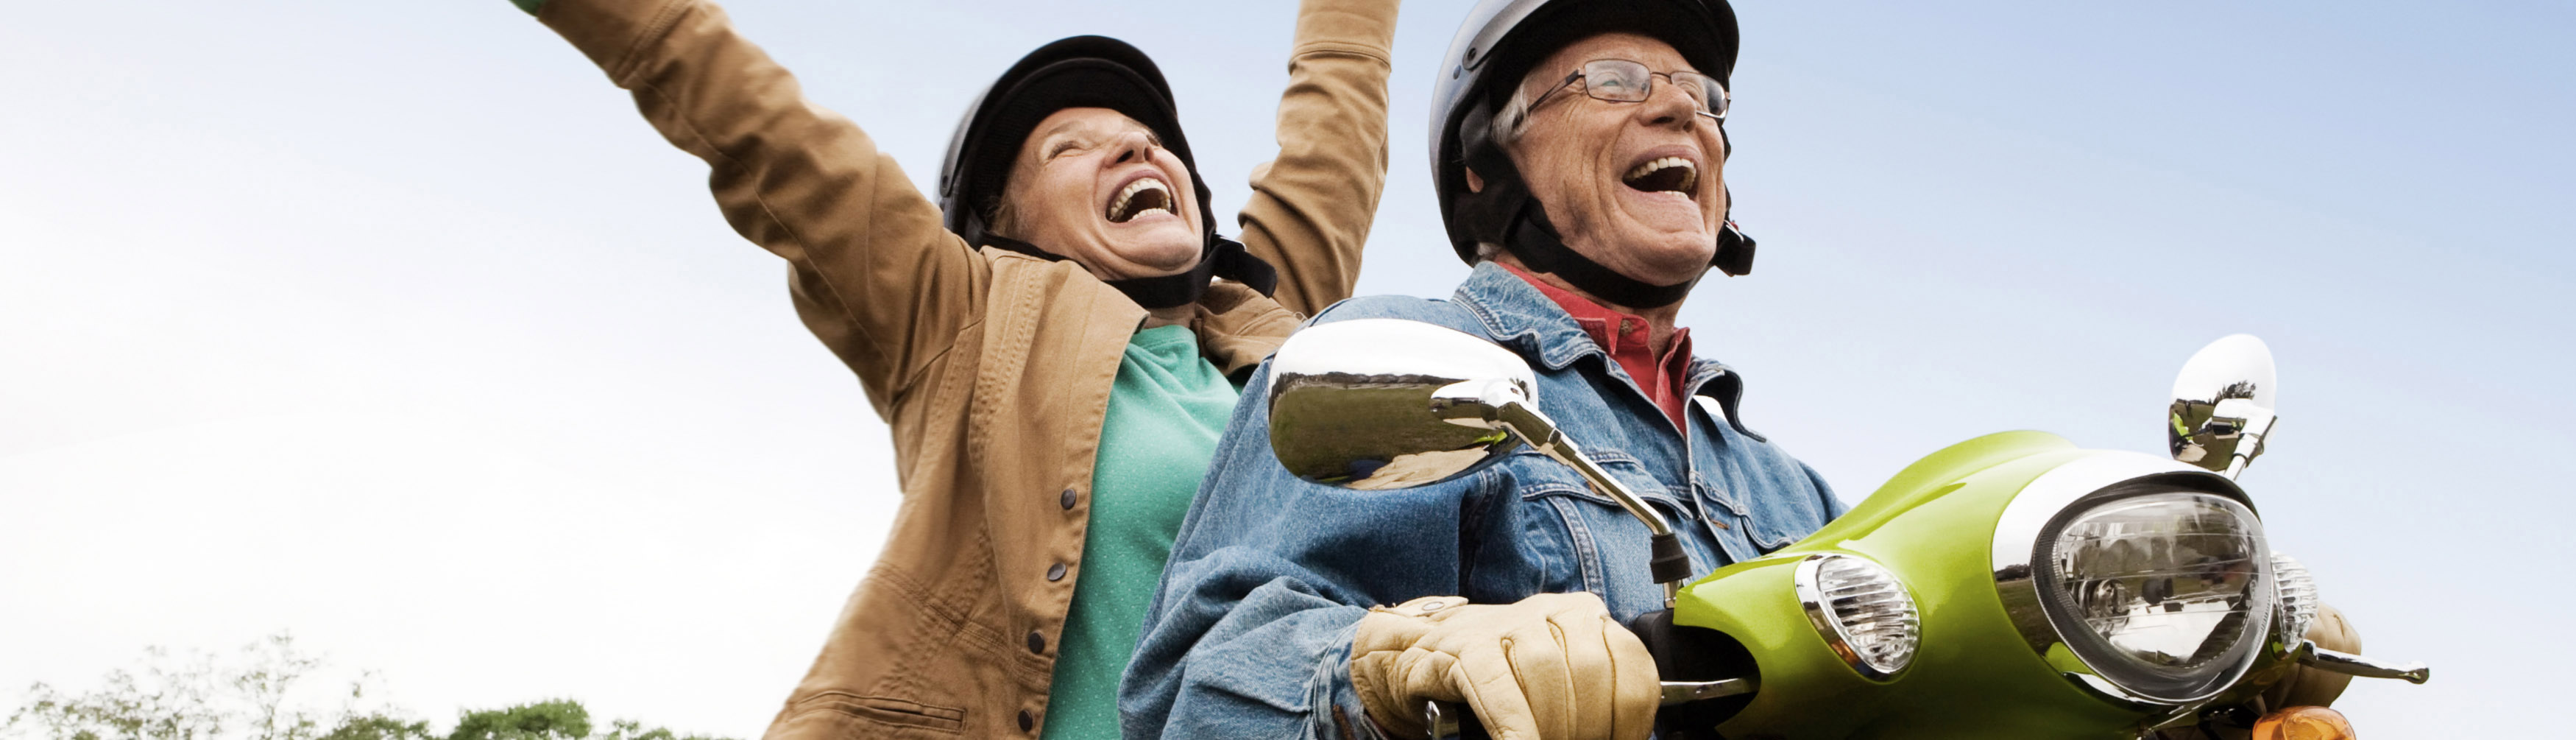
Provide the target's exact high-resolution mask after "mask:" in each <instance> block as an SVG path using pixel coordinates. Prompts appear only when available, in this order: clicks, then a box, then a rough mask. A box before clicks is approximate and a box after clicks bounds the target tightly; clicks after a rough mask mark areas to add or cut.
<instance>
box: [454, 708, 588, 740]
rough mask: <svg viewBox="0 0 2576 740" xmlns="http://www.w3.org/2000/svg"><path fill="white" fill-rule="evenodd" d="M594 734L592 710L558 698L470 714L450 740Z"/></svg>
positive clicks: (567, 739) (573, 738) (539, 739)
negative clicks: (592, 732) (591, 731)
mask: <svg viewBox="0 0 2576 740" xmlns="http://www.w3.org/2000/svg"><path fill="white" fill-rule="evenodd" d="M589 734H590V710H588V709H584V708H582V706H581V702H577V701H573V700H570V699H555V700H552V701H541V702H537V703H534V704H521V705H518V706H515V707H511V708H508V709H487V710H483V711H480V712H466V713H465V717H464V718H462V719H459V720H457V721H456V731H455V732H450V733H448V734H447V740H581V738H583V737H586V736H588V735H589Z"/></svg>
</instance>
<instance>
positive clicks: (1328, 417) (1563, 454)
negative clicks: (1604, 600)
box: [1270, 319, 1690, 605]
mask: <svg viewBox="0 0 2576 740" xmlns="http://www.w3.org/2000/svg"><path fill="white" fill-rule="evenodd" d="M1537 392H1538V376H1537V374H1536V373H1533V372H1531V371H1530V367H1529V363H1526V362H1522V361H1521V358H1520V355H1516V354H1512V352H1511V351H1510V350H1506V349H1503V348H1501V347H1497V346H1494V344H1493V343H1492V342H1487V341H1485V340H1483V339H1479V338H1476V337H1475V336H1473V335H1470V334H1467V333H1466V332H1462V331H1458V330H1456V329H1451V328H1448V327H1445V326H1439V325H1436V324H1426V323H1423V322H1419V321H1406V320H1403V319H1354V320H1351V321H1339V322H1334V323H1330V324H1319V325H1316V326H1309V327H1306V328H1304V329H1301V330H1298V332H1297V333H1296V334H1292V335H1289V337H1288V342H1287V343H1286V344H1282V345H1280V346H1279V353H1278V354H1275V355H1272V356H1271V358H1270V453H1271V454H1272V455H1274V456H1277V457H1278V458H1279V464H1280V465H1281V466H1284V467H1286V468H1288V472H1290V473H1294V474H1296V475H1297V477H1299V478H1304V479H1306V480H1308V481H1313V482H1316V483H1323V484H1327V485H1334V486H1341V487H1343V488H1358V489H1388V488H1412V487H1415V486H1427V485H1430V484H1433V483H1438V482H1441V481H1445V480H1449V479H1452V478H1456V477H1458V476H1461V475H1465V474H1467V473H1469V472H1471V471H1474V470H1475V469H1476V468H1477V467H1479V466H1482V465H1484V464H1485V463H1488V462H1492V461H1493V460H1495V459H1497V458H1500V457H1502V456H1503V454H1504V453H1507V452H1511V451H1512V450H1513V449H1514V448H1517V447H1519V446H1520V445H1521V444H1522V443H1524V442H1526V443H1528V444H1529V446H1530V448H1531V449H1533V450H1537V451H1538V452H1539V453H1540V454H1544V455H1547V456H1548V457H1549V458H1550V459H1554V460H1556V461H1557V462H1561V463H1564V464H1566V465H1567V466H1568V467H1572V468H1574V472H1576V473H1578V474H1580V475H1582V476H1583V479H1584V480H1585V481H1589V482H1590V483H1591V484H1592V487H1593V488H1594V489H1595V490H1599V491H1601V492H1602V493H1603V494H1604V495H1607V496H1609V497H1610V498H1611V499H1612V500H1615V501H1618V502H1619V506H1620V508H1623V509H1626V510H1627V511H1628V515H1629V516H1633V517H1636V518H1637V521H1639V522H1642V523H1644V524H1645V525H1646V531H1647V532H1648V533H1649V534H1651V535H1652V537H1651V541H1650V542H1649V543H1648V544H1649V546H1650V547H1651V548H1652V555H1651V557H1650V559H1649V561H1648V563H1647V567H1649V568H1651V569H1653V571H1654V578H1655V582H1656V583H1661V584H1664V599H1665V601H1666V602H1667V605H1669V603H1670V602H1671V601H1672V599H1673V598H1675V597H1676V596H1677V595H1679V594H1680V593H1681V582H1682V581H1683V580H1686V579H1688V578H1689V577H1690V556H1689V555H1688V554H1686V553H1685V552H1683V550H1682V546H1681V540H1679V539H1676V538H1675V537H1674V535H1673V528H1672V524H1671V523H1669V522H1667V521H1665V520H1664V515H1662V514H1659V513H1656V511H1655V510H1654V509H1653V508H1652V507H1649V506H1647V505H1646V501H1645V499H1641V498H1637V494H1636V493H1635V492H1633V491H1630V490H1628V486H1627V485H1626V484H1623V483H1620V482H1619V481H1618V479H1616V478H1612V477H1610V474H1609V473H1608V472H1606V471H1603V470H1602V469H1601V466H1599V465H1596V464H1593V462H1592V458H1590V457H1589V456H1586V455H1584V454H1583V448H1582V447H1581V446H1578V445H1576V444H1575V443H1574V440H1571V439H1567V438H1566V436H1565V434H1564V433H1563V432H1561V431H1558V430H1557V427H1556V421H1555V420H1553V419H1549V418H1547V414H1545V413H1542V412H1540V411H1539V409H1538V399H1537V396H1536V395H1535V394H1536V393H1537Z"/></svg>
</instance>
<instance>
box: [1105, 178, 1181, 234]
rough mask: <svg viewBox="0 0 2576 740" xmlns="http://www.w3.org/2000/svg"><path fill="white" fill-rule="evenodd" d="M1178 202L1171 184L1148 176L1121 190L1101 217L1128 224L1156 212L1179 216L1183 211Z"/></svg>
mask: <svg viewBox="0 0 2576 740" xmlns="http://www.w3.org/2000/svg"><path fill="white" fill-rule="evenodd" d="M1176 201H1177V199H1175V198H1173V197H1172V186H1171V184H1170V183H1166V182H1163V179H1162V178H1159V177H1154V176H1152V175H1147V176H1144V177H1140V178H1137V179H1136V180H1135V181H1133V182H1129V183H1127V186H1126V187H1123V188H1119V189H1118V195H1117V196H1116V197H1112V198H1110V199H1109V207H1108V209H1106V210H1105V211H1103V212H1102V214H1101V215H1103V216H1107V217H1108V218H1109V222H1110V223H1126V222H1128V221H1132V220H1135V218H1136V217H1137V216H1139V215H1143V214H1145V213H1147V212H1149V211H1156V210H1160V211H1163V212H1165V213H1170V214H1172V215H1174V216H1178V215H1181V211H1180V209H1179V208H1178V207H1176V206H1175V203H1176Z"/></svg>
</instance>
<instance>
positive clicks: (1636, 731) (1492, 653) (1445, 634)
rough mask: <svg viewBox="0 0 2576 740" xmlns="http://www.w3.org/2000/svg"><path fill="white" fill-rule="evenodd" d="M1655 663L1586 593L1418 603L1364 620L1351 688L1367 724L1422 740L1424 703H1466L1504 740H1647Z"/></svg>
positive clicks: (1354, 644)
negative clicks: (1507, 601) (1365, 712)
mask: <svg viewBox="0 0 2576 740" xmlns="http://www.w3.org/2000/svg"><path fill="white" fill-rule="evenodd" d="M1657 680H1658V678H1657V676H1656V673H1655V659H1654V656H1653V655H1650V654H1648V653H1647V652H1646V645H1645V643H1642V642H1639V641H1638V640H1637V636H1636V635H1634V634H1630V633H1629V632H1628V629H1627V628H1626V627H1622V626H1619V623H1618V622H1617V621H1616V620H1613V619H1611V617H1610V610H1609V608H1608V607H1606V606H1603V605H1602V603H1601V597H1599V596H1594V595H1592V594H1590V593H1583V592H1576V593H1570V594H1539V595H1536V596H1532V597H1529V598H1526V599H1522V600H1520V601H1519V602H1518V603H1513V604H1502V605H1493V604H1469V603H1467V600H1466V599H1463V598H1459V597H1455V596H1433V597H1427V598H1420V599H1414V600H1412V601H1408V602H1405V603H1403V604H1399V605H1396V606H1393V607H1379V608H1376V609H1372V610H1370V611H1369V614H1368V616H1365V617H1361V618H1360V623H1359V631H1358V633H1357V634H1354V635H1353V636H1352V637H1351V685H1352V687H1353V688H1355V689H1357V690H1358V692H1359V695H1360V701H1361V703H1362V704H1364V705H1366V706H1367V707H1368V713H1369V718H1370V719H1373V720H1376V721H1377V723H1378V725H1379V726H1380V727H1384V728H1386V729H1388V730H1390V731H1392V732H1395V733H1398V734H1403V735H1411V736H1415V737H1420V736H1421V735H1422V734H1423V733H1424V732H1425V731H1426V728H1424V727H1423V726H1422V703H1423V702H1424V701H1426V700H1435V699H1436V700H1440V701H1451V702H1463V703H1465V704H1466V705H1467V706H1468V707H1469V708H1470V709H1472V710H1473V711H1474V712H1475V713H1476V718H1477V719H1478V720H1479V721H1481V722H1483V723H1484V725H1485V729H1486V730H1488V731H1490V732H1492V733H1493V735H1494V737H1496V738H1499V739H1500V740H1643V738H1645V737H1646V736H1647V734H1648V733H1650V732H1651V731H1652V730H1653V729H1654V722H1655V707H1656V705H1657V704H1658V703H1659V701H1660V700H1661V693H1660V687H1659V684H1658V683H1657Z"/></svg>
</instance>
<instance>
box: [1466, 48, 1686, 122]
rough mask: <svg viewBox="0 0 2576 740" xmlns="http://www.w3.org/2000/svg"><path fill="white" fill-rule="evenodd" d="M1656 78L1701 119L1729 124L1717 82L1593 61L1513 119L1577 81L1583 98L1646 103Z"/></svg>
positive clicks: (1623, 62)
mask: <svg viewBox="0 0 2576 740" xmlns="http://www.w3.org/2000/svg"><path fill="white" fill-rule="evenodd" d="M1657 77H1661V78H1664V79H1666V80H1670V81H1672V83H1673V86H1674V87H1675V88H1677V89H1679V90H1681V93H1682V96H1683V97H1687V98H1690V100H1691V104H1692V105H1693V106H1694V107H1697V108H1698V110H1697V111H1696V112H1697V113H1699V114H1700V115H1703V116H1707V117H1709V119H1710V120H1714V121H1724V120H1726V103H1727V94H1726V84H1725V83H1721V82H1718V81H1717V78H1715V77H1710V76H1708V75H1704V74H1700V73H1698V72H1691V71H1687V70H1683V71H1676V72H1656V71H1652V70H1649V69H1646V65H1644V64H1640V63H1637V62H1631V61H1628V60H1626V59H1594V60H1592V61H1589V62H1584V63H1583V68H1581V69H1578V70H1575V71H1574V73H1573V74H1569V75H1566V76H1565V79H1562V80H1558V81H1557V82H1556V87H1553V88H1550V89H1549V90H1548V91H1547V92H1546V93H1544V94H1541V95H1539V96H1538V99H1537V100H1532V101H1530V102H1529V104H1528V105H1525V106H1520V110H1519V111H1517V115H1516V116H1514V117H1515V118H1522V119H1526V118H1527V117H1528V116H1529V112H1530V111H1533V110H1537V109H1538V107H1539V105H1540V104H1542V103H1546V102H1547V99H1548V98H1552V97H1555V96H1556V94H1557V93H1560V92H1565V88H1566V86H1567V85H1571V84H1574V82H1575V81H1577V80H1580V81H1582V82H1583V94H1585V95H1588V96H1591V97H1592V99H1594V100H1607V101H1610V102H1613V103H1640V102H1645V100H1646V98H1647V96H1650V95H1653V94H1654V93H1655V78H1657ZM1523 122H1526V121H1523Z"/></svg>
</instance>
